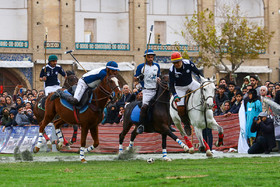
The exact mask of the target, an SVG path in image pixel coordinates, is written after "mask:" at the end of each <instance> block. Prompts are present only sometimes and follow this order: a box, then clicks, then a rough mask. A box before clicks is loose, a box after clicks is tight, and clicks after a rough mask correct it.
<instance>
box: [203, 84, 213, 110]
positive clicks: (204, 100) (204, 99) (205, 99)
mask: <svg viewBox="0 0 280 187" xmlns="http://www.w3.org/2000/svg"><path fill="white" fill-rule="evenodd" d="M205 83H208V84H207V85H209V84H211V83H213V82H212V81H205V82H203V83H201V88H200V93H201V94H200V95H201V101H202V103H201V104H202V105H204V104H205V103H206V101H207V100H208V99H209V98H212V99H213V100H214V96H211V95H209V96H208V97H206V98H205V96H204V94H203V88H204V87H205V86H207V85H205V86H204V84H205ZM212 108H213V106H210V107H207V106H206V109H212Z"/></svg>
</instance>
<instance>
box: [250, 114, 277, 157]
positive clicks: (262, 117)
mask: <svg viewBox="0 0 280 187" xmlns="http://www.w3.org/2000/svg"><path fill="white" fill-rule="evenodd" d="M251 132H257V136H256V139H255V141H254V142H253V145H252V146H251V147H250V148H249V150H248V154H260V153H265V154H269V153H270V152H271V151H272V148H274V147H275V146H276V142H275V134H274V125H273V120H272V119H270V118H268V117H267V113H266V112H261V113H260V114H259V115H258V117H255V118H254V120H253V124H252V127H251Z"/></svg>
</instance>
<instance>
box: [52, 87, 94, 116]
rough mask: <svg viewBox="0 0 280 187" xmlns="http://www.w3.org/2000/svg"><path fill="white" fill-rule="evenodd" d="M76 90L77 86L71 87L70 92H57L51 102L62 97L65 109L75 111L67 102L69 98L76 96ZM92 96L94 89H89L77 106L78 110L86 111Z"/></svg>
mask: <svg viewBox="0 0 280 187" xmlns="http://www.w3.org/2000/svg"><path fill="white" fill-rule="evenodd" d="M76 88H77V86H76V85H74V86H72V87H70V88H69V89H68V90H57V91H56V92H55V93H54V94H53V95H52V96H51V101H53V100H54V99H56V98H58V97H60V100H61V104H63V105H64V106H65V107H67V108H69V109H71V110H73V106H72V105H71V104H70V103H68V102H67V98H69V97H73V96H74V93H75V90H76ZM92 95H93V94H92V88H87V89H86V91H85V92H84V94H83V96H82V99H81V101H80V102H79V103H78V104H77V105H76V106H75V108H76V110H83V109H85V107H86V108H87V107H88V105H89V104H90V102H91V99H92ZM69 106H72V107H69ZM80 113H81V111H80Z"/></svg>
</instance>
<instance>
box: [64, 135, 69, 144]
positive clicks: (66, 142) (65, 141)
mask: <svg viewBox="0 0 280 187" xmlns="http://www.w3.org/2000/svg"><path fill="white" fill-rule="evenodd" d="M63 144H64V145H66V144H69V143H68V141H67V140H66V138H64V136H63Z"/></svg>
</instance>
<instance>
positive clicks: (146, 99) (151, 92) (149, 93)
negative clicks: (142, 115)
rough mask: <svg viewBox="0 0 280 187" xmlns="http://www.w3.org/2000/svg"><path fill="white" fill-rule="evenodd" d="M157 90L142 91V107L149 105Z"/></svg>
mask: <svg viewBox="0 0 280 187" xmlns="http://www.w3.org/2000/svg"><path fill="white" fill-rule="evenodd" d="M156 92H157V91H156V89H154V90H148V89H144V90H142V93H143V98H142V106H143V105H144V104H149V101H150V100H151V99H152V98H153V97H154V96H155V95H156Z"/></svg>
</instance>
